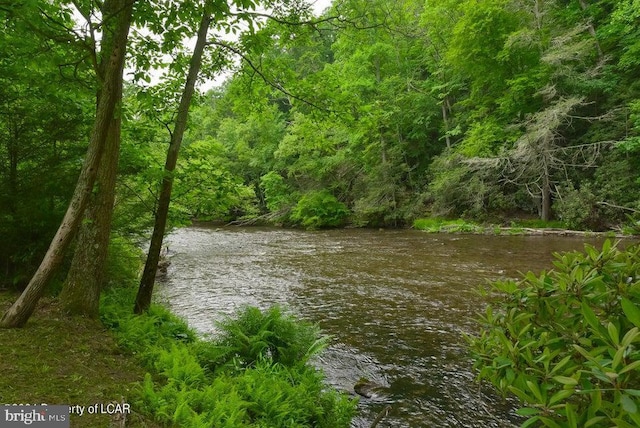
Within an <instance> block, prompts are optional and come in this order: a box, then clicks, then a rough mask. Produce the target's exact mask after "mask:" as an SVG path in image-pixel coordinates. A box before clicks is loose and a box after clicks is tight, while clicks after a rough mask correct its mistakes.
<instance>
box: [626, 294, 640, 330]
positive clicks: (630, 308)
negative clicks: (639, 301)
mask: <svg viewBox="0 0 640 428" xmlns="http://www.w3.org/2000/svg"><path fill="white" fill-rule="evenodd" d="M622 311H623V312H624V314H625V315H626V316H627V318H628V319H629V321H631V322H632V323H633V324H634V325H635V326H636V327H638V328H640V309H638V307H637V306H636V305H635V304H634V303H633V302H632V301H631V300H629V299H627V298H624V297H623V298H622Z"/></svg>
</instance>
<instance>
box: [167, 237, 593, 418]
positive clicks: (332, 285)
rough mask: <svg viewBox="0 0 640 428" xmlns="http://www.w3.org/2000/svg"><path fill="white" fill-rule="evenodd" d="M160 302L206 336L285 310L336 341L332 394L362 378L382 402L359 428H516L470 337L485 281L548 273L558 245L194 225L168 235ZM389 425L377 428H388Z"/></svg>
mask: <svg viewBox="0 0 640 428" xmlns="http://www.w3.org/2000/svg"><path fill="white" fill-rule="evenodd" d="M167 243H168V245H169V249H170V257H171V266H170V267H169V269H168V272H167V275H166V276H165V277H164V278H163V279H162V281H161V283H160V284H159V286H158V295H159V298H160V299H162V300H163V301H165V302H167V304H168V305H169V306H170V307H171V308H172V310H173V311H174V312H176V313H177V314H179V315H182V316H184V317H185V318H186V319H187V320H188V321H189V323H190V325H192V326H193V327H194V328H195V329H196V330H198V331H199V332H200V333H202V334H207V333H211V332H215V321H216V320H220V319H221V318H222V317H224V316H226V315H231V314H232V313H233V312H235V311H236V310H237V309H238V308H239V307H240V306H242V305H245V304H249V305H254V306H258V307H260V308H266V307H268V306H271V305H273V304H280V305H285V306H287V307H288V308H290V310H291V311H293V312H294V313H296V314H297V315H299V316H300V317H302V318H305V319H307V320H310V321H313V322H317V323H318V324H319V325H320V326H321V327H322V328H323V330H324V331H325V332H326V333H328V334H330V335H331V336H332V337H333V338H334V339H333V340H334V343H333V344H332V345H331V346H330V347H329V349H328V350H327V352H325V353H324V354H323V355H322V356H320V357H319V358H318V361H317V364H318V365H319V366H320V367H322V368H323V369H324V370H325V372H326V373H327V381H328V383H330V384H331V385H333V386H334V387H336V388H338V389H340V390H343V391H346V392H350V393H353V386H354V384H355V383H356V382H357V381H358V380H359V379H360V378H361V377H365V378H367V379H369V380H372V381H374V382H376V383H378V384H380V385H382V386H383V387H384V388H386V389H385V390H386V391H388V395H385V398H384V399H382V400H370V399H365V398H363V399H361V400H360V404H359V406H360V407H359V415H358V417H357V418H356V419H355V420H354V422H353V426H354V427H367V428H368V427H369V426H370V425H371V422H372V421H373V419H374V418H375V417H376V415H377V414H378V412H380V411H382V410H383V409H384V408H385V406H387V405H389V404H390V405H391V407H392V409H391V412H390V413H389V415H388V416H387V417H385V419H384V422H385V424H384V426H390V427H403V428H405V427H406V428H417V427H456V428H457V427H478V428H480V427H482V428H484V427H510V426H515V425H516V424H517V422H518V421H519V419H518V418H517V417H516V416H515V414H514V409H515V407H516V406H515V404H514V403H512V402H505V401H503V400H502V399H500V398H499V397H498V396H496V395H495V394H493V393H492V392H491V391H490V390H486V389H483V388H480V387H479V386H478V385H477V384H476V383H474V381H473V379H474V372H473V370H472V368H471V363H470V362H469V359H468V357H467V356H466V354H465V347H464V342H463V340H462V337H461V336H462V333H463V332H472V331H473V329H474V328H475V326H474V322H473V321H472V320H473V317H474V315H473V314H474V313H476V312H477V311H478V310H481V309H482V307H483V305H484V302H483V301H482V300H480V298H479V296H478V295H477V294H476V292H475V288H476V287H477V286H478V285H479V284H481V283H483V282H484V281H486V280H487V279H498V278H500V277H503V276H505V275H506V276H517V272H518V271H526V270H529V269H533V270H539V269H541V268H548V267H550V260H551V253H552V252H553V251H562V250H571V249H579V248H581V247H582V242H581V241H580V240H576V239H568V238H557V237H485V236H470V235H469V236H467V235H461V236H446V235H427V234H422V233H420V232H416V231H399V230H390V231H369V230H339V231H320V232H305V231H292V230H281V229H264V228H244V229H239V228H221V229H209V228H206V227H192V228H187V229H181V230H178V231H176V232H175V233H173V234H171V235H170V236H169V237H168V239H167ZM381 426H382V425H381Z"/></svg>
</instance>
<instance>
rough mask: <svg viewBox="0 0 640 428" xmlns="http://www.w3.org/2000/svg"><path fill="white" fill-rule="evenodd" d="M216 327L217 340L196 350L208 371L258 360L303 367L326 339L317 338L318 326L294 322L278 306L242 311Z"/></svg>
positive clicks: (323, 345)
mask: <svg viewBox="0 0 640 428" xmlns="http://www.w3.org/2000/svg"><path fill="white" fill-rule="evenodd" d="M219 327H220V330H221V333H220V335H219V337H218V338H217V339H216V340H215V341H213V342H202V343H201V344H200V345H199V346H198V350H197V351H198V355H199V356H200V361H201V363H202V364H203V365H204V366H205V367H208V368H209V369H213V368H215V367H216V366H217V367H223V366H227V365H229V363H231V364H232V365H234V366H239V367H251V366H254V365H255V364H256V363H257V362H258V361H261V360H269V361H271V362H273V363H274V364H276V363H277V364H281V365H284V366H286V367H293V366H296V365H300V364H302V365H304V364H306V363H307V361H308V360H309V358H311V357H312V356H313V355H315V354H317V353H319V352H320V351H322V350H323V349H324V348H325V347H326V344H327V342H328V337H326V336H321V335H320V329H319V327H318V326H316V325H315V324H310V323H307V322H304V321H301V320H297V319H295V318H294V317H293V316H291V315H288V314H285V313H284V312H283V311H282V309H281V308H279V307H278V306H274V307H271V308H270V309H267V310H265V311H264V312H262V311H261V310H260V309H258V308H255V307H250V306H248V307H245V308H243V309H242V310H240V311H239V312H237V313H236V315H235V316H234V317H230V318H227V319H226V320H224V321H222V322H220V323H219Z"/></svg>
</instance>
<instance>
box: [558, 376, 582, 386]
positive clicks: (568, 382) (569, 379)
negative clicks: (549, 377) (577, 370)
mask: <svg viewBox="0 0 640 428" xmlns="http://www.w3.org/2000/svg"><path fill="white" fill-rule="evenodd" d="M553 380H555V381H556V382H558V383H561V384H563V385H571V386H575V385H577V384H578V380H577V379H574V378H572V377H568V376H554V377H553Z"/></svg>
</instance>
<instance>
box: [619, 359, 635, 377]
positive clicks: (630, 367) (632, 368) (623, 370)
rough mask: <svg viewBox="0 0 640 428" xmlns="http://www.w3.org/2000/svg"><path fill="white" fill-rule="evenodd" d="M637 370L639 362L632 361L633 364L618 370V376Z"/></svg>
mask: <svg viewBox="0 0 640 428" xmlns="http://www.w3.org/2000/svg"><path fill="white" fill-rule="evenodd" d="M638 368H640V360H638V361H634V362H633V363H631V364H628V365H626V366H624V368H623V369H622V370H620V371H619V372H618V374H624V373H626V372H629V371H631V370H636V369H638Z"/></svg>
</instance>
